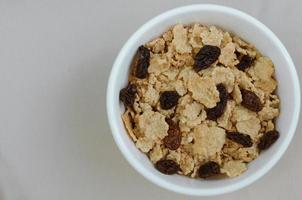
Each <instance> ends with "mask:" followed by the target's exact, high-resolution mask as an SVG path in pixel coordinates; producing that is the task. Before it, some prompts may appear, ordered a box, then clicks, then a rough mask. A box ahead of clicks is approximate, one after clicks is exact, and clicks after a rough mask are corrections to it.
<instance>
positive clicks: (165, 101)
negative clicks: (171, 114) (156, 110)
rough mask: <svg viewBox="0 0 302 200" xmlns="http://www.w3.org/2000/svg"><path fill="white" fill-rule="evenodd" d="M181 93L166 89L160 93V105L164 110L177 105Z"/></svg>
mask: <svg viewBox="0 0 302 200" xmlns="http://www.w3.org/2000/svg"><path fill="white" fill-rule="evenodd" d="M179 98H180V96H179V94H178V93H177V92H175V91H165V92H163V93H162V94H161V95H160V98H159V102H160V107H161V108H162V109H164V110H168V109H171V108H173V107H174V106H176V105H177V103H178V99H179Z"/></svg>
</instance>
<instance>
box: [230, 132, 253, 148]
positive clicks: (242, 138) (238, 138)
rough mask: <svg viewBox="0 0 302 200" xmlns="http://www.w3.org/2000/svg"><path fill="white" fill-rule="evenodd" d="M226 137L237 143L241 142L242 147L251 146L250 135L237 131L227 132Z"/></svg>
mask: <svg viewBox="0 0 302 200" xmlns="http://www.w3.org/2000/svg"><path fill="white" fill-rule="evenodd" d="M226 137H227V138H228V139H230V140H232V141H234V142H236V143H238V144H241V145H242V146H243V147H251V146H253V141H252V138H251V136H249V135H247V134H243V133H238V132H229V133H228V134H227V135H226Z"/></svg>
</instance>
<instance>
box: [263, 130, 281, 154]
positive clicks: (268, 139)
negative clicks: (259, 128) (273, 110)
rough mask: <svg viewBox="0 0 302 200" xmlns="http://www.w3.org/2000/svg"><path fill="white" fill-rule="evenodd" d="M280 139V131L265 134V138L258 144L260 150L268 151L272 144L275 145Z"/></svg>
mask: <svg viewBox="0 0 302 200" xmlns="http://www.w3.org/2000/svg"><path fill="white" fill-rule="evenodd" d="M278 138H279V132H278V131H275V130H274V131H269V132H266V133H264V134H263V136H262V137H261V138H260V142H259V144H258V149H259V150H265V149H268V148H269V147H270V146H271V145H272V144H274V143H275V142H276V141H277V140H278Z"/></svg>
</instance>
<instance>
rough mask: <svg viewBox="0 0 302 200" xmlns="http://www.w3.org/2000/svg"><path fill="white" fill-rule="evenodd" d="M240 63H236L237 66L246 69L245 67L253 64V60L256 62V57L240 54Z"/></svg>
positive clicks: (242, 69)
mask: <svg viewBox="0 0 302 200" xmlns="http://www.w3.org/2000/svg"><path fill="white" fill-rule="evenodd" d="M239 60H240V61H239V63H238V64H237V65H236V67H237V68H238V69H239V70H241V71H244V70H245V69H247V68H249V67H250V66H252V64H253V62H254V58H252V57H250V56H248V55H240V56H239Z"/></svg>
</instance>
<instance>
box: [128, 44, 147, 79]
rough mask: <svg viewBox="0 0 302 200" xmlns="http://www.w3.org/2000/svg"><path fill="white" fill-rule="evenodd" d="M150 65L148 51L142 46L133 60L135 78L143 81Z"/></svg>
mask: <svg viewBox="0 0 302 200" xmlns="http://www.w3.org/2000/svg"><path fill="white" fill-rule="evenodd" d="M149 64H150V50H149V49H147V48H146V47H144V46H140V47H139V48H138V50H137V52H136V55H135V56H134V58H133V63H132V67H133V68H134V70H135V76H136V77H137V78H140V79H143V78H146V77H147V75H148V67H149Z"/></svg>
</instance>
